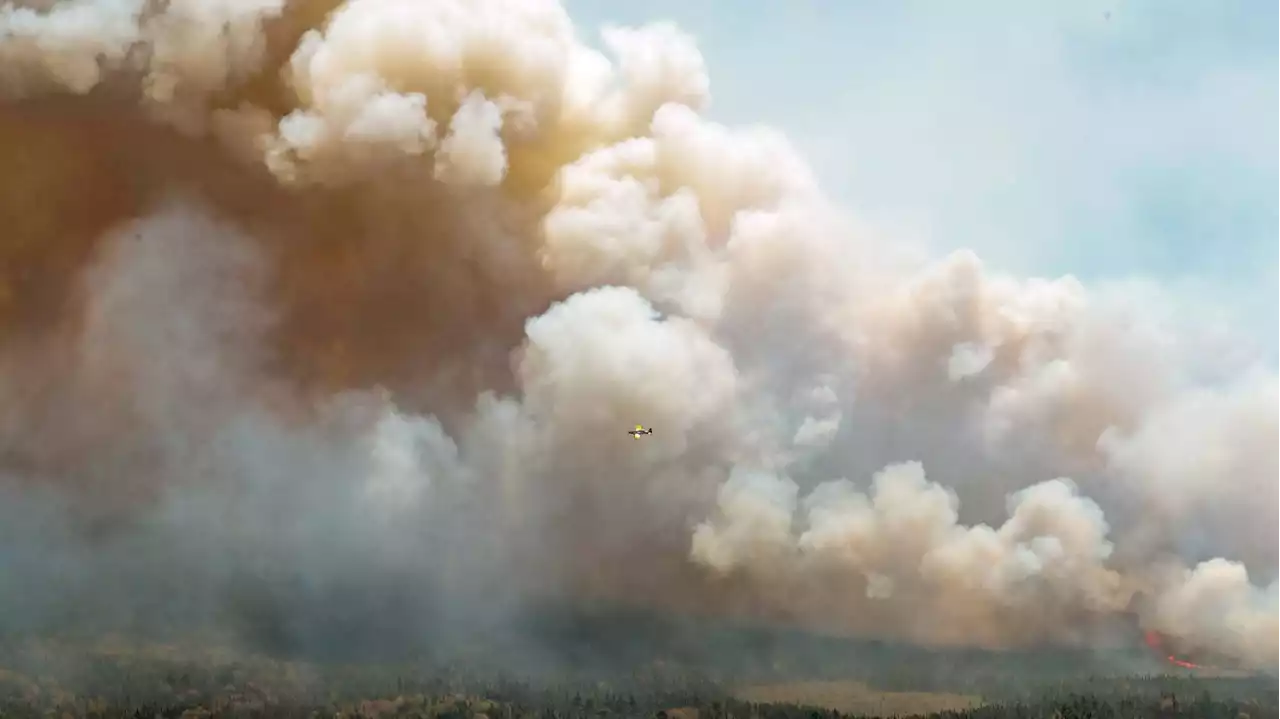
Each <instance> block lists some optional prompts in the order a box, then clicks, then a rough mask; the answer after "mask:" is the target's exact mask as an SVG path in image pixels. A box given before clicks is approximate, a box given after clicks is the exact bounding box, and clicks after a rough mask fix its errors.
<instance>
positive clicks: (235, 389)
mask: <svg viewBox="0 0 1280 719" xmlns="http://www.w3.org/2000/svg"><path fill="white" fill-rule="evenodd" d="M604 40H605V44H606V45H607V46H608V49H609V50H610V52H611V55H612V58H607V57H605V56H603V55H601V54H599V53H597V52H595V51H593V50H591V49H589V48H588V47H587V46H586V45H584V44H583V43H582V42H581V41H580V40H579V39H578V38H577V36H576V35H575V29H574V27H573V26H572V24H571V22H570V20H569V18H568V17H567V16H566V15H565V13H564V11H563V10H562V8H560V7H559V6H558V5H557V4H556V3H555V2H551V1H550V0H547V1H542V0H520V1H516V0H483V1H479V0H433V1H431V2H419V1H417V0H346V2H337V1H336V0H335V1H334V2H328V3H326V2H320V1H318V0H317V1H311V0H299V1H296V2H287V1H286V0H257V1H248V2H245V1H243V0H240V1H233V0H216V1H213V2H209V1H205V0H168V1H163V0H161V1H159V2H155V1H151V2H144V1H143V0H72V1H70V2H66V3H59V4H52V3H36V2H30V3H21V2H20V3H19V4H18V5H12V4H10V5H4V6H0V220H3V231H2V234H0V407H3V408H4V414H3V415H0V471H3V472H4V473H5V475H6V477H7V481H6V486H8V487H9V489H8V490H6V491H8V492H9V494H8V495H6V496H7V497H8V498H9V499H8V503H7V505H6V508H5V509H4V514H5V515H6V517H8V518H9V521H8V524H7V529H5V530H4V532H5V535H4V536H5V537H6V541H7V542H8V543H9V544H10V546H11V547H12V551H11V552H10V555H11V556H12V557H14V559H12V560H5V561H7V562H9V564H11V565H12V566H13V567H14V571H13V573H11V575H10V576H12V577H15V579H14V580H12V581H14V582H18V583H16V584H13V585H11V586H10V589H12V592H13V593H14V595H15V596H17V594H19V593H20V594H23V595H24V596H26V597H28V598H25V599H22V600H21V601H18V600H15V603H14V606H13V607H11V608H10V609H11V610H12V611H11V612H9V615H10V616H12V617H20V618H21V617H28V618H31V620H32V621H36V618H37V616H38V615H39V613H40V611H44V610H42V609H38V608H37V607H45V606H47V605H49V602H48V601H45V600H48V599H49V598H50V597H58V598H60V601H65V602H69V603H70V604H71V605H73V606H74V605H75V602H77V601H83V598H84V597H85V596H89V594H88V592H90V591H91V592H92V595H93V596H95V597H96V598H97V599H98V600H100V601H105V600H103V599H102V598H103V597H104V596H110V597H112V600H111V602H113V603H111V606H113V607H116V609H117V610H118V611H119V612H121V613H123V614H125V615H129V616H135V615H138V614H139V613H142V612H144V610H143V609H142V607H144V606H150V605H148V604H147V602H148V601H151V600H155V601H161V600H160V599H158V598H163V597H166V596H169V597H170V598H171V595H166V593H167V592H173V591H176V589H175V587H174V586H172V583H173V581H174V580H173V579H171V578H168V579H166V577H172V576H174V575H178V574H181V575H182V576H184V577H187V579H185V580H184V583H183V586H185V587H186V588H189V589H191V588H194V589H195V590H196V591H195V592H194V593H193V594H194V595H196V596H199V597H202V598H203V601H207V602H208V603H209V604H210V606H208V607H205V608H204V609H205V611H207V612H208V614H209V615H210V616H213V617H219V616H222V615H223V613H225V607H224V604H235V602H237V601H240V599H235V598H234V597H233V598H231V599H228V598H227V597H228V593H231V594H235V592H238V591H240V589H239V588H240V587H243V586H244V583H245V582H257V583H258V585H260V586H264V587H268V588H271V589H272V591H275V592H276V594H277V595H278V596H288V597H290V600H289V601H290V602H292V604H291V605H289V609H288V611H298V612H303V611H307V608H308V607H311V606H313V605H314V604H316V603H319V602H323V601H326V598H327V597H330V596H332V595H331V594H326V593H325V592H326V591H338V589H335V588H342V587H346V586H348V585H349V584H351V583H360V582H366V583H374V586H377V587H379V592H383V593H386V594H390V593H391V589H390V587H391V586H393V585H394V587H397V588H399V589H397V591H399V590H400V589H404V587H408V588H409V589H404V591H406V592H408V595H407V596H409V597H410V599H407V600H406V601H407V602H409V604H410V606H413V607H417V606H418V605H414V604H413V602H414V601H419V600H421V601H424V602H425V601H427V599H426V598H427V597H430V598H431V601H433V602H437V603H443V604H445V605H449V606H451V607H454V609H450V610H448V611H456V607H457V606H458V601H455V603H454V604H452V605H450V604H449V602H450V600H449V597H450V596H453V595H452V594H450V593H456V594H457V595H458V596H462V595H467V596H468V597H471V598H474V597H484V598H485V599H486V601H497V599H496V597H498V596H499V595H516V596H523V597H532V596H544V595H548V594H550V595H555V596H561V595H569V596H574V597H600V598H606V599H615V600H617V599H627V600H629V601H642V602H647V603H651V604H658V605H662V606H666V607H674V608H681V609H684V610H688V611H715V612H730V613H738V614H752V615H767V616H774V617H786V618H790V619H792V620H795V621H799V622H802V623H805V624H810V625H814V626H818V627H822V628H826V629H838V630H846V631H854V632H860V633H869V634H877V635H887V636H897V637H905V638H909V639H912V640H915V641H920V642H926V643H928V642H946V643H978V644H983V645H991V646H1007V645H1011V644H1018V643H1034V642H1042V641H1058V642H1071V643H1081V642H1091V641H1097V640H1099V639H1100V637H1102V636H1104V635H1105V633H1106V631H1107V628H1108V627H1109V626H1111V623H1112V622H1114V621H1116V620H1117V619H1118V618H1121V617H1127V616H1129V615H1131V614H1134V613H1136V614H1138V615H1139V616H1140V617H1141V621H1142V623H1143V624H1144V625H1145V627H1146V628H1148V629H1151V630H1153V631H1158V632H1160V633H1161V634H1164V635H1166V636H1169V637H1174V638H1177V639H1178V641H1179V642H1180V646H1186V647H1188V648H1189V649H1192V650H1194V649H1204V650H1206V651H1212V652H1215V653H1217V654H1219V655H1225V656H1229V657H1232V658H1234V659H1235V660H1237V661H1240V662H1243V663H1246V664H1250V665H1253V666H1264V667H1268V666H1271V665H1272V664H1273V663H1274V660H1275V657H1276V654H1277V635H1278V634H1280V629H1278V627H1277V608H1276V589H1275V584H1274V578H1275V570H1276V566H1277V561H1278V560H1277V551H1276V544H1275V543H1274V542H1273V540H1272V537H1274V536H1275V535H1273V534H1272V532H1274V531H1276V530H1277V506H1278V504H1280V502H1278V501H1277V482H1276V477H1277V475H1280V467H1278V465H1277V456H1278V455H1280V448H1278V447H1277V439H1276V438H1277V434H1278V432H1277V423H1278V422H1277V380H1276V376H1275V374H1274V372H1272V371H1270V370H1267V371H1253V372H1245V371H1242V370H1240V368H1238V367H1234V366H1230V367H1228V366H1223V367H1219V368H1216V369H1217V374H1218V375H1219V376H1231V377H1233V378H1234V379H1232V380H1231V381H1223V382H1220V381H1214V382H1205V381H1200V380H1197V377H1199V376H1200V373H1199V372H1198V369H1199V368H1197V367H1196V366H1195V362H1196V361H1197V359H1196V358H1198V357H1199V356H1200V355H1201V354H1203V353H1202V352H1201V351H1200V350H1199V348H1197V347H1196V346H1195V342H1196V340H1195V337H1196V335H1195V334H1194V333H1193V332H1190V331H1189V329H1188V328H1185V327H1180V326H1177V324H1176V322H1175V323H1174V325H1175V326H1172V327H1170V326H1168V322H1167V319H1168V318H1165V317H1163V316H1161V315H1158V314H1156V313H1152V312H1149V311H1148V310H1149V309H1150V308H1149V307H1146V306H1144V305H1143V303H1142V302H1141V301H1140V300H1142V299H1145V298H1136V299H1135V298H1130V297H1125V296H1119V297H1117V296H1113V295H1106V294H1098V293H1096V292H1093V291H1091V290H1090V289H1089V288H1086V287H1084V286H1083V285H1081V284H1080V283H1079V282H1077V281H1075V280H1074V279H1072V278H1064V279H1060V280H1054V281H1045V280H1039V279H1030V280H1019V279H1015V278H1010V277H1007V276H1003V275H1000V274H998V273H994V272H992V271H990V270H988V269H986V268H984V267H983V265H982V264H981V262H980V261H979V260H978V259H977V258H976V257H974V256H973V255H972V254H970V253H966V252H961V253H957V254H955V255H953V256H950V257H946V258H942V259H940V260H937V261H933V262H917V261H914V260H911V259H906V258H904V257H903V256H902V253H900V252H899V251H898V250H897V249H896V248H894V247H892V246H890V245H888V244H886V243H884V242H883V241H881V240H879V239H878V238H872V237H867V236H865V235H863V234H861V233H859V232H857V231H855V230H853V229H852V226H851V223H850V222H848V221H847V219H846V218H844V217H843V216H842V214H841V213H839V212H838V211H837V210H836V209H835V208H834V207H832V205H831V204H830V202H829V201H828V200H827V199H826V198H825V197H824V196H823V194H822V193H821V191H820V189H819V188H818V186H817V184H816V182H815V181H814V179H813V177H812V176H811V174H810V172H809V170H808V169H807V167H806V166H805V164H804V163H803V162H802V161H801V160H800V159H799V158H798V156H797V155H796V154H795V152H794V151H793V150H792V149H791V148H790V147H789V145H788V144H787V142H786V140H785V138H783V137H781V136H780V135H778V134H776V133H773V132H771V131H768V130H764V129H758V128H757V129H747V130H739V129H733V128H726V127H722V126H719V125H716V124H714V123H712V122H710V121H708V120H706V119H705V118H703V117H702V116H701V115H700V114H699V113H700V111H701V109H702V108H703V107H704V105H705V104H706V102H707V100H708V87H709V84H708V79H707V76H706V71H705V68H704V66H703V62H702V58H701V56H700V55H699V54H698V52H697V50H696V48H695V47H694V45H693V43H692V42H691V40H690V39H689V38H688V37H687V36H685V35H684V34H682V33H681V32H680V31H679V30H677V29H675V28H673V27H671V26H668V25H657V26H652V27H647V28H642V29H611V30H609V31H607V32H606V33H605V35H604ZM637 422H642V423H644V424H645V425H646V426H653V427H655V428H656V430H657V431H656V432H655V434H653V435H651V436H647V437H645V438H644V441H642V442H633V441H631V439H630V438H629V437H628V436H627V435H626V430H627V429H629V428H630V427H631V426H632V425H634V424H635V423H637ZM1067 477H1070V479H1067ZM68 512H69V513H68ZM86 518H88V519H90V520H93V521H92V522H90V524H89V525H88V526H93V527H97V528H99V529H102V531H104V532H105V535H104V534H101V533H92V534H89V535H87V536H86V535H84V533H83V532H82V531H80V530H81V529H82V528H83V527H84V526H86V525H85V524H84V520H85V519H86ZM0 519H3V518H0ZM103 528H105V529H103ZM7 556H9V555H7ZM1219 556H1221V557H1225V558H1219V559H1215V558H1214V557H1219ZM1202 560H1207V561H1202ZM58 577H62V579H58ZM66 577H73V579H70V580H68V579H66ZM111 577H129V578H132V579H133V580H136V581H137V582H139V584H137V585H135V588H134V589H130V590H128V591H126V590H124V589H121V590H120V591H119V592H118V593H114V594H113V593H112V590H111V589H110V586H112V585H110V582H111V581H121V582H123V581H124V580H122V579H117V580H113V579H110V578H111ZM290 577H292V578H290ZM1251 577H1252V579H1251ZM299 578H300V579H299ZM1259 580H1260V581H1261V583H1266V582H1272V583H1271V585H1270V586H1269V587H1266V588H1265V589H1264V588H1262V587H1261V585H1260V583H1259ZM3 581H5V580H0V582H3ZM104 582H105V584H104ZM291 582H292V583H291ZM0 586H3V585H0ZM121 586H123V584H122V585H121ZM137 586H142V587H144V589H141V590H139V589H137V588H136V587H137ZM285 586H288V587H295V589H292V590H289V591H288V592H287V591H285V590H284V589H281V587H285ZM298 586H305V587H310V588H309V589H296V587H298ZM317 586H321V587H325V588H327V589H323V590H322V589H316V588H315V587H317ZM366 586H367V585H366ZM442 586H448V587H449V589H448V590H447V591H446V590H440V589H439V588H440V587H442ZM17 587H25V589H22V590H21V591H19V590H18V589H16V588H17ZM86 587H88V588H90V589H86ZM418 590H421V591H420V592H418V593H416V594H415V591H418ZM42 591H43V592H46V594H45V595H40V596H41V599H40V600H39V601H37V600H36V599H33V598H29V597H35V596H37V595H39V593H40V592H42ZM77 592H79V593H77ZM289 592H293V593H292V594H290V593H289ZM236 596H239V595H236ZM459 601H460V600H459ZM236 606H239V605H236ZM373 611H380V610H373ZM441 611H445V610H441ZM422 613H423V614H424V616H425V615H426V614H428V613H427V612H425V610H424V611H423V612H422ZM431 616H433V617H434V616H436V615H434V614H433V615H431ZM424 621H426V620H424Z"/></svg>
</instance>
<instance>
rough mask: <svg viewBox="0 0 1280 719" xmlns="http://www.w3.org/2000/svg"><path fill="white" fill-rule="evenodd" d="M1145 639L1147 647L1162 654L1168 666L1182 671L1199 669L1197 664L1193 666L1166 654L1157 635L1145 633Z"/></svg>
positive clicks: (1155, 633)
mask: <svg viewBox="0 0 1280 719" xmlns="http://www.w3.org/2000/svg"><path fill="white" fill-rule="evenodd" d="M1145 639H1146V641H1147V646H1149V647H1151V648H1152V649H1153V650H1155V651H1157V652H1159V653H1160V654H1163V655H1164V658H1165V660H1166V661H1168V662H1169V663H1170V664H1173V665H1174V666H1179V667H1182V668H1184V669H1200V665H1199V664H1193V663H1192V662H1189V661H1187V660H1185V659H1179V658H1177V657H1175V656H1174V655H1172V654H1169V653H1167V652H1166V651H1165V648H1164V641H1163V640H1162V639H1161V637H1160V634H1159V633H1157V632H1150V631H1149V632H1147V633H1146V635H1145Z"/></svg>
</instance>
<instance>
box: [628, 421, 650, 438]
mask: <svg viewBox="0 0 1280 719" xmlns="http://www.w3.org/2000/svg"><path fill="white" fill-rule="evenodd" d="M627 434H629V435H631V438H632V439H640V436H641V435H645V434H653V427H650V428H649V429H645V428H644V425H643V424H637V425H636V428H635V429H633V430H631V431H630V432H627Z"/></svg>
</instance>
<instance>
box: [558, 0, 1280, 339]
mask: <svg viewBox="0 0 1280 719" xmlns="http://www.w3.org/2000/svg"><path fill="white" fill-rule="evenodd" d="M567 7H568V8H569V10H570V13H571V15H572V16H573V17H574V19H575V21H576V22H577V23H578V25H579V28H580V31H581V32H582V33H583V34H584V36H585V37H587V39H589V40H592V41H594V38H595V36H596V31H597V30H598V28H599V27H600V26H602V25H605V24H624V25H634V24H642V23H646V22H655V21H671V22H674V23H676V24H677V25H678V26H680V27H681V28H682V29H684V30H685V31H687V32H689V33H691V34H692V35H694V36H695V37H696V38H697V41H698V44H699V47H700V49H701V50H702V53H703V55H704V56H705V58H706V60H707V64H708V67H709V70H710V73H711V92H712V104H711V108H710V111H709V114H710V116H711V117H712V118H714V119H717V120H720V121H723V122H726V123H729V124H735V125H737V124H753V123H764V124H768V125H771V126H774V127H777V128H780V129H782V130H783V131H785V132H786V133H787V134H788V136H789V137H790V138H791V140H792V142H793V143H794V144H795V145H796V146H797V147H798V148H799V149H800V151H801V152H802V153H803V154H805V155H806V156H807V158H808V159H809V161H810V163H811V164H812V166H813V167H814V169H815V170H816V171H817V173H818V174H819V176H820V177H821V178H822V180H823V182H824V184H825V187H826V188H827V189H828V191H829V192H830V193H831V194H832V195H833V196H834V197H836V198H837V199H838V200H839V201H840V202H841V203H842V204H843V205H845V206H847V207H849V208H850V209H852V210H854V211H856V212H857V214H858V216H859V217H860V219H862V220H863V221H865V222H866V223H868V224H869V225H871V226H872V227H873V228H876V229H877V230H880V231H883V233H884V235H885V236H886V237H898V238H903V239H907V240H912V241H917V242H923V243H926V244H927V245H928V246H930V247H933V248H936V249H938V250H940V251H948V250H951V249H955V248H960V247H967V248H972V249H974V250H976V251H977V252H978V253H979V254H980V256H982V257H983V258H984V260H986V261H987V262H989V263H990V264H992V265H994V266H996V267H999V268H1002V269H1007V270H1010V271H1013V272H1018V273H1030V274H1035V275H1047V276H1058V275H1062V274H1073V275H1075V276H1077V277H1079V278H1080V279H1082V280H1084V281H1086V282H1091V283H1095V284H1101V283H1109V282H1125V283H1129V282H1133V281H1145V282H1152V283H1155V284H1158V285H1159V286H1162V287H1164V288H1165V289H1167V290H1172V291H1173V293H1174V294H1175V295H1176V296H1177V298H1178V300H1179V303H1180V304H1181V303H1185V304H1187V305H1194V306H1197V307H1198V308H1199V309H1201V310H1204V311H1206V312H1212V313H1213V314H1212V316H1213V317H1215V318H1221V320H1220V321H1222V322H1226V323H1230V324H1233V325H1235V326H1237V327H1241V328H1244V329H1247V331H1248V332H1250V333H1253V334H1254V336H1255V337H1260V338H1261V339H1262V344H1263V349H1265V350H1267V351H1268V353H1269V354H1270V355H1272V356H1274V355H1275V353H1276V350H1275V344H1276V329H1277V321H1278V319H1280V318H1278V317H1277V303H1276V298H1277V289H1278V288H1277V267H1278V266H1280V256H1278V254H1277V247H1278V245H1277V223H1278V216H1280V213H1278V204H1277V196H1278V193H1280V183H1278V179H1277V155H1278V154H1280V148H1278V146H1277V103H1278V99H1280V98H1278V95H1277V85H1278V83H1280V78H1278V77H1277V33H1276V28H1277V22H1278V18H1277V4H1276V3H1275V2H1269V1H1263V0H1224V1H1222V2H1218V1H1215V2H1204V1H1202V0H1146V1H1134V0H1124V1H1122V0H1079V1H1073V2H1069V3H1068V2H1060V3H1024V2H1012V1H1008V2H1005V1H1000V0H979V1H975V2H966V3H947V2H937V1H934V2H927V1H923V0H921V1H915V0H905V1H901V2H899V1H895V2H869V1H867V0H845V1H840V2H835V1H832V0H825V1H819V0H790V1H788V2H772V1H766V0H681V1H678V2H677V1H673V0H645V1H643V2H634V3H620V2H593V1H592V0H568V2H567Z"/></svg>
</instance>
